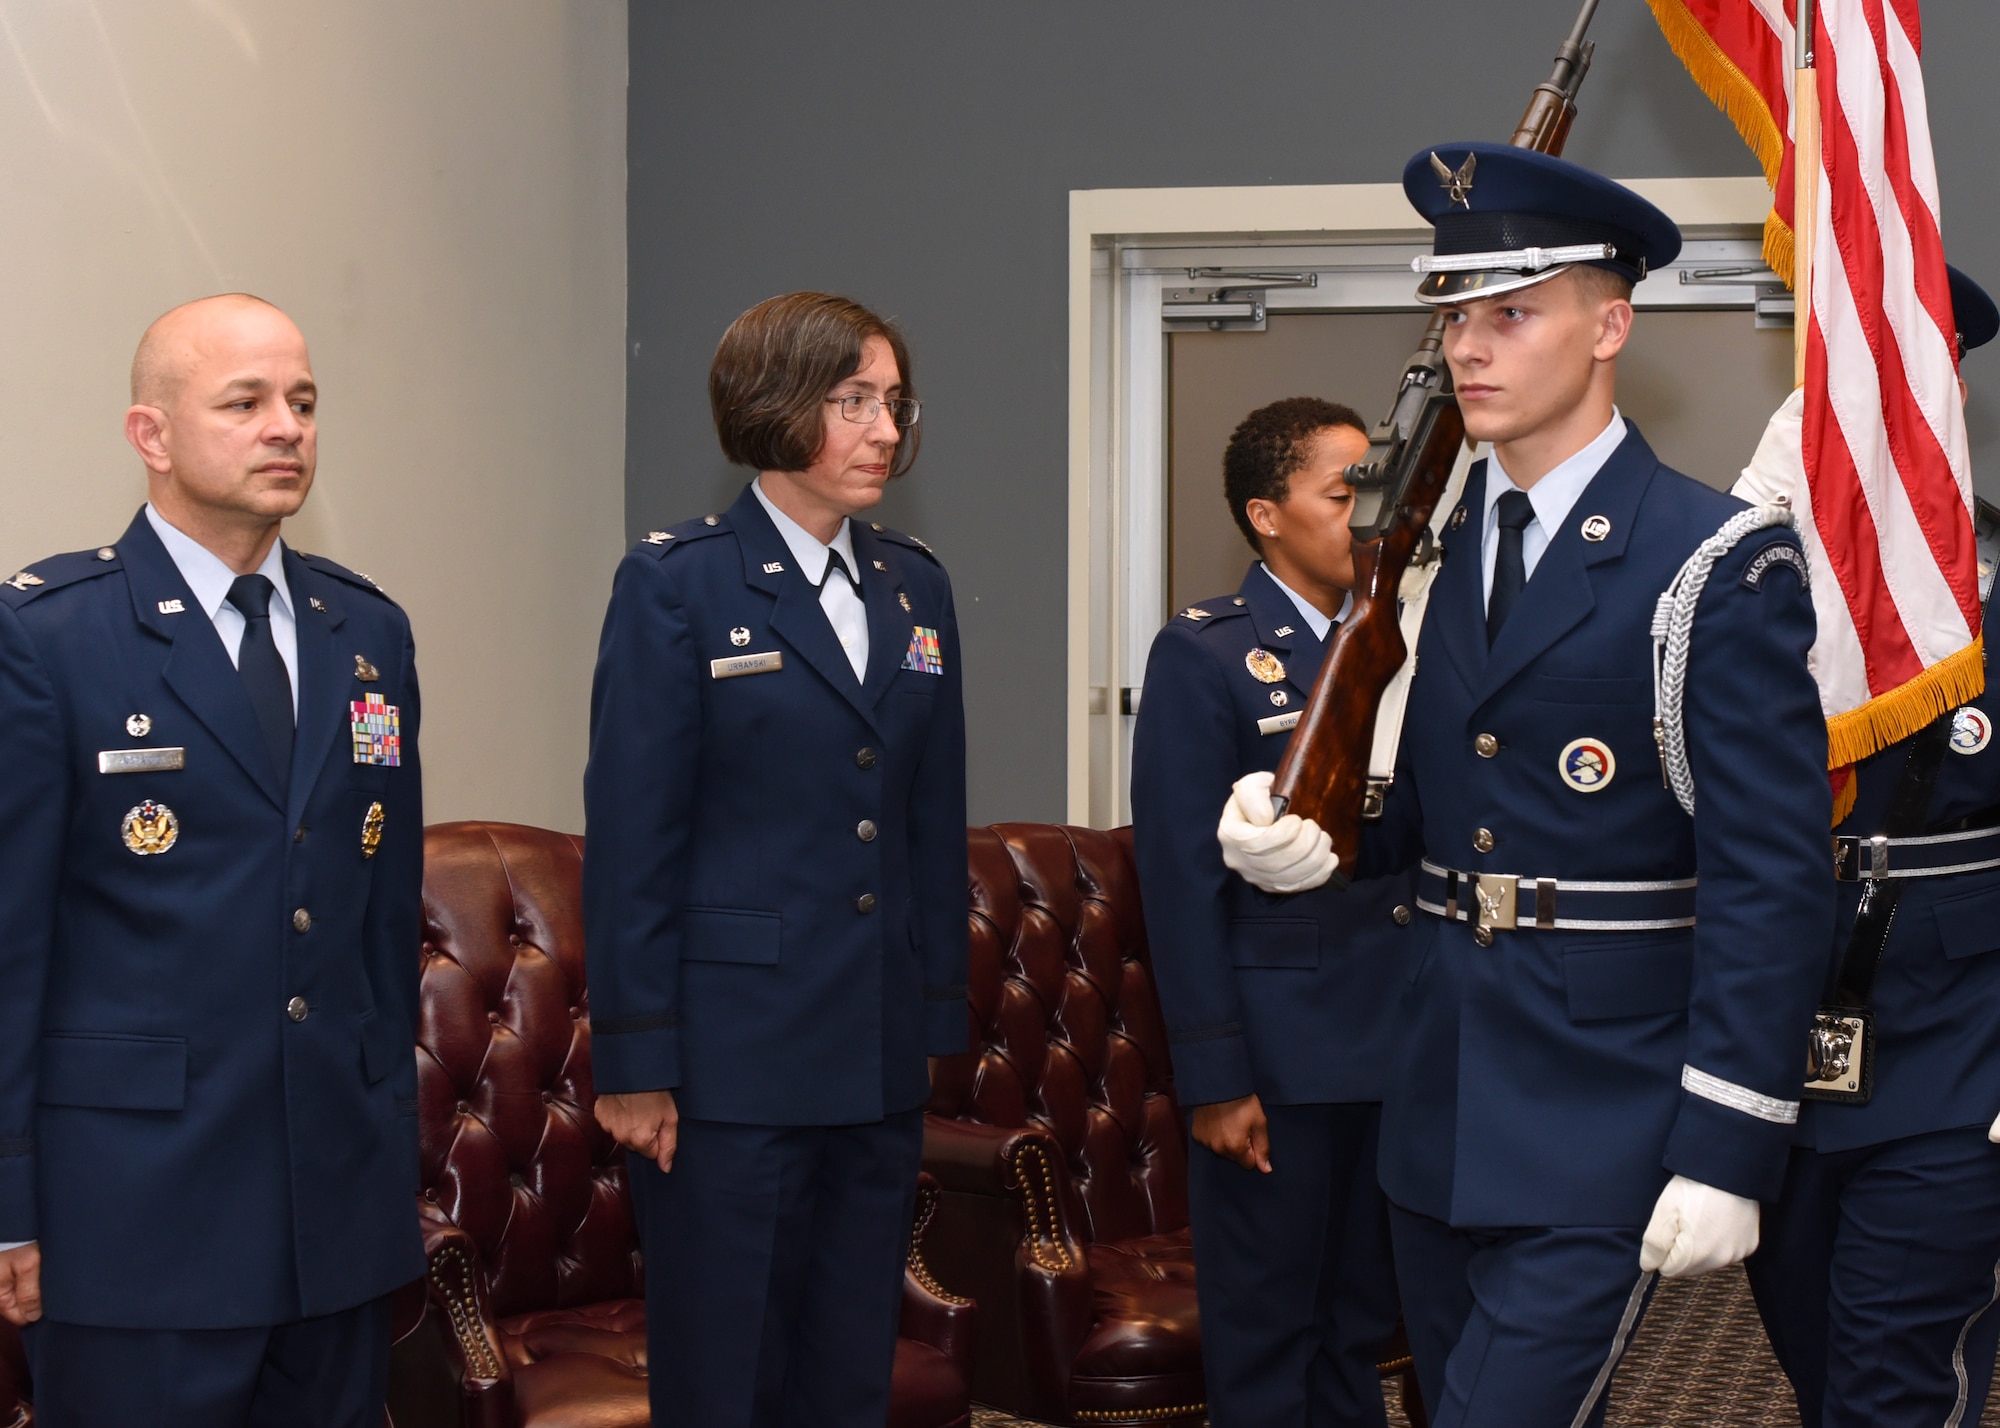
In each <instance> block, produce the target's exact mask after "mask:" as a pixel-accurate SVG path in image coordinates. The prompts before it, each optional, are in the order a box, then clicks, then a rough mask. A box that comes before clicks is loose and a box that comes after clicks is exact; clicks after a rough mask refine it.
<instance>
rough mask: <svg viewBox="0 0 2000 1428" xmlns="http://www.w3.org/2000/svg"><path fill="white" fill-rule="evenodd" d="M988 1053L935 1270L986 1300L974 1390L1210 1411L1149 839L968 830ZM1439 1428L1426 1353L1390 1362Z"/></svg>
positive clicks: (1020, 1408) (1050, 829) (951, 1158)
mask: <svg viewBox="0 0 2000 1428" xmlns="http://www.w3.org/2000/svg"><path fill="white" fill-rule="evenodd" d="M971 881H972V911H971V918H972V965H971V1016H972V1022H973V1035H972V1042H973V1049H972V1050H971V1051H969V1052H967V1053H966V1054H964V1055H962V1056H953V1057H947V1058H942V1059H941V1060H940V1061H939V1063H938V1066H937V1070H936V1074H935V1076H934V1078H933V1083H932V1095H931V1101H930V1105H929V1111H930V1115H929V1116H928V1117H927V1119H926V1123H925V1135H924V1163H925V1168H926V1169H927V1170H929V1171H930V1172H931V1173H932V1174H933V1175H935V1176H936V1177H937V1179H938V1181H939V1182H940V1184H941V1185H942V1187H943V1191H944V1194H943V1198H942V1200H941V1202H940V1205H939V1208H938V1212H937V1217H936V1224H935V1226H934V1227H933V1229H932V1231H931V1233H930V1235H929V1237H928V1238H927V1240H926V1241H925V1249H924V1252H925V1256H926V1258H927V1259H928V1260H929V1262H930V1263H931V1265H932V1266H933V1267H934V1268H935V1269H936V1271H937V1272H938V1274H939V1275H940V1276H942V1277H943V1278H944V1279H945V1281H946V1282H947V1283H950V1284H952V1285H954V1286H956V1287H959V1288H962V1289H964V1290H966V1291H967V1292H968V1293H970V1294H972V1295H973V1296H974V1297H975V1298H977V1299H978V1301H979V1303H980V1305H981V1307H982V1312H981V1314H980V1316H979V1325H978V1332H979V1352H978V1356H977V1363H978V1371H977V1373H976V1374H975V1376H974V1379H973V1396H974V1397H975V1398H976V1399H978V1400H979V1401H980V1402H982V1403H991V1404H994V1405H996V1406H998V1407H1001V1408H1005V1409H1007V1410H1008V1411H1010V1412H1013V1413H1017V1414H1021V1415H1023V1416H1026V1417H1030V1418H1037V1419H1041V1420H1043V1421H1045V1422H1050V1423H1061V1424H1077V1425H1084V1424H1102V1423H1152V1422H1160V1421H1166V1420H1171V1419H1192V1418H1199V1417H1201V1416H1202V1415H1203V1414H1204V1413H1205V1411H1206V1408H1205V1404H1204V1391H1203V1387H1202V1372H1201V1326H1200V1320H1199V1316H1198V1314H1197V1312H1196V1308H1195V1293H1194V1254H1193V1249H1192V1246H1191V1243H1190V1241H1189V1237H1188V1211H1187V1142H1186V1136H1185V1133H1184V1130H1183V1127H1182V1120H1181V1115H1180V1110H1179V1107H1178V1106H1177V1105H1176V1103H1175V1100H1174V1087H1173V1067H1172V1063H1171V1061H1170V1059H1169V1056H1168V1051H1167V1038H1166V1030H1165V1024H1164V1022H1163V1021H1162V1019H1161V1014H1160V1004H1159V997H1158V994H1157V992H1156V991H1155V990H1154V986H1153V976H1152V969H1151V965H1150V963H1149V961H1148V957H1147V949H1146V932H1145V922H1144V917H1143V914H1142V912H1141V909H1140V904H1139V885H1138V873H1137V870H1136V868H1135V866H1134V864H1133V860H1132V845H1131V831H1130V830H1129V829H1119V830H1116V831H1114V832H1109V833H1107V832H1101V831H1098V830H1095V829H1088V828H1064V827H1058V826H1056V825H1053V824H1038V823H1003V824H998V825H996V826H994V827H992V828H976V829H974V830H972V835H971ZM1381 1368H1382V1372H1383V1376H1384V1377H1385V1378H1395V1379H1397V1380H1398V1381H1399V1382H1400V1386H1401V1390H1402V1401H1403V1406H1404V1410H1405V1412H1406V1413H1407V1414H1408V1415H1409V1416H1410V1418H1411V1421H1412V1422H1413V1423H1415V1424H1417V1425H1419V1428H1421V1425H1422V1423H1423V1417H1422V1412H1423V1410H1422V1407H1421V1400H1420V1399H1419V1398H1418V1396H1417V1389H1416V1377H1415V1373H1414V1371H1413V1369H1412V1368H1411V1366H1410V1361H1409V1355H1408V1350H1407V1348H1406V1347H1405V1346H1404V1345H1403V1344H1402V1342H1401V1334H1400V1332H1399V1333H1398V1336H1397V1342H1395V1343H1392V1344H1390V1345H1387V1346H1385V1348H1384V1351H1383V1353H1382V1356H1381Z"/></svg>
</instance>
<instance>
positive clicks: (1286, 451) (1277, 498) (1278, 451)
mask: <svg viewBox="0 0 2000 1428" xmlns="http://www.w3.org/2000/svg"><path fill="white" fill-rule="evenodd" d="M1330 426H1351V427H1353V428H1354V429H1355V430H1356V431H1359V432H1366V431H1367V430H1368V424H1367V423H1366V422H1364V421H1363V420H1362V419H1361V414H1360V413H1359V412H1357V411H1355V410H1354V408H1352V407H1344V406H1342V405H1341V404H1340V403H1339V402H1329V401H1322V400H1321V399H1320V398H1318V397H1286V398H1285V399H1284V400H1282V401H1276V402H1272V403H1271V404H1270V405H1269V406H1263V407H1259V408H1257V410H1256V411H1254V412H1252V413H1250V415H1249V416H1247V417H1245V418H1243V420H1242V421H1240V422H1238V423H1237V425H1236V430H1235V431H1234V432H1232V433H1231V434H1230V437H1229V446H1228V448H1227V449H1226V450H1225V451H1224V452H1223V453H1222V495H1223V499H1225V500H1227V501H1228V502H1229V514H1230V515H1232V516H1234V517H1236V525H1237V528H1238V529H1239V530H1241V531H1242V532H1243V539H1245V540H1247V541H1249V542H1250V548H1251V549H1252V550H1254V551H1256V552H1257V553H1258V554H1259V555H1261V554H1263V552H1264V547H1263V545H1262V543H1261V542H1259V541H1258V539H1257V528H1256V527H1255V526H1253V525H1251V524H1250V509H1249V507H1250V503H1251V502H1252V501H1255V500H1265V501H1271V502H1274V503H1275V502H1281V501H1283V500H1284V499H1285V496H1286V494H1287V493H1288V492H1289V491H1290V490H1291V484H1292V473H1293V472H1294V471H1297V470H1298V469H1299V468H1300V467H1301V466H1303V465H1305V464H1306V461H1307V459H1308V458H1309V457H1310V456H1311V454H1312V452H1311V445H1312V439H1313V437H1315V436H1316V435H1318V434H1319V433H1320V432H1322V431H1324V430H1326V429H1327V428H1328V427H1330Z"/></svg>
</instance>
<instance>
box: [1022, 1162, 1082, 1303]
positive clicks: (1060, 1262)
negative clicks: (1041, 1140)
mask: <svg viewBox="0 0 2000 1428" xmlns="http://www.w3.org/2000/svg"><path fill="white" fill-rule="evenodd" d="M1031 1157H1032V1158H1033V1160H1034V1162H1035V1165H1034V1168H1035V1169H1036V1170H1039V1171H1040V1172H1041V1174H1040V1177H1039V1178H1040V1180H1041V1185H1042V1194H1044V1195H1046V1196H1047V1197H1048V1206H1047V1217H1046V1224H1045V1223H1044V1215H1043V1207H1042V1203H1041V1201H1040V1200H1039V1199H1037V1197H1036V1195H1035V1181H1034V1179H1033V1178H1031V1177H1030V1176H1029V1175H1028V1174H1026V1173H1025V1171H1026V1167H1025V1166H1024V1164H1023V1162H1025V1161H1027V1160H1028V1159H1030V1158H1031ZM1014 1176H1015V1178H1016V1179H1017V1180H1019V1181H1020V1182H1021V1204H1022V1206H1023V1208H1024V1209H1025V1210H1026V1211H1027V1216H1028V1244H1029V1248H1030V1251H1031V1252H1032V1253H1033V1255H1034V1257H1035V1263H1036V1264H1037V1265H1039V1266H1040V1267H1041V1268H1043V1269H1046V1270H1048V1271H1050V1272H1051V1273H1060V1272H1062V1271H1063V1270H1066V1269H1069V1268H1070V1267H1071V1266H1072V1265H1073V1264H1074V1261H1073V1260H1071V1259H1070V1257H1069V1248H1068V1246H1066V1245H1065V1244H1064V1243H1063V1237H1062V1207H1061V1204H1060V1203H1059V1202H1058V1201H1057V1199H1056V1177H1055V1172H1054V1171H1053V1170H1052V1169H1050V1167H1049V1158H1048V1156H1047V1155H1045V1154H1044V1153H1043V1152H1042V1148H1041V1147H1040V1146H1039V1145H1036V1144H1034V1143H1033V1142H1029V1143H1027V1144H1025V1145H1023V1146H1022V1147H1021V1148H1020V1149H1019V1150H1017V1151H1016V1152H1015V1153H1014Z"/></svg>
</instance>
